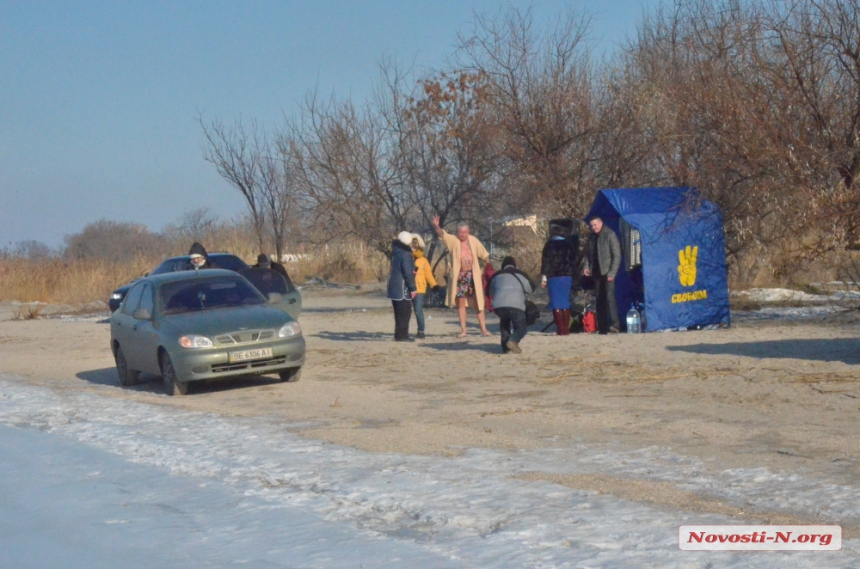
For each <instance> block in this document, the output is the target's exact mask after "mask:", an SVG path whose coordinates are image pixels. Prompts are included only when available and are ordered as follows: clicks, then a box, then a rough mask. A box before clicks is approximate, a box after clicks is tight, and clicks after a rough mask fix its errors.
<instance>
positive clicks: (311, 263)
mask: <svg viewBox="0 0 860 569" xmlns="http://www.w3.org/2000/svg"><path fill="white" fill-rule="evenodd" d="M212 250H213V251H218V250H227V251H230V252H233V253H235V254H237V255H239V256H240V257H242V258H243V259H244V260H245V261H246V262H248V263H249V264H253V263H254V262H255V259H256V256H257V255H256V253H255V252H254V251H255V249H254V248H253V247H252V246H248V245H247V244H246V243H242V242H241V241H240V240H238V239H237V240H236V242H234V243H215V244H213V247H212ZM176 254H182V252H177V253H176ZM306 254H308V255H309V256H308V257H307V258H304V259H302V260H300V261H298V262H295V263H289V264H287V265H286V266H287V270H288V271H289V273H290V277H291V278H292V279H293V281H294V282H295V283H296V284H298V285H301V284H302V283H303V282H305V280H306V279H307V278H308V277H319V278H322V279H324V280H326V281H333V282H340V283H352V284H359V283H367V282H375V281H379V280H380V279H382V278H383V277H384V276H385V275H387V272H388V259H387V258H386V257H385V256H384V255H383V254H381V253H379V252H377V251H368V250H367V248H366V247H361V246H358V245H343V246H333V247H328V248H325V247H321V248H318V249H316V250H308V251H307V253H306ZM162 260H163V259H162V258H161V257H159V256H156V255H153V256H151V257H138V258H135V259H130V260H128V261H126V262H122V263H109V262H105V261H91V260H83V261H70V260H65V259H55V258H49V259H42V260H28V259H21V258H8V257H7V258H0V300H17V301H20V302H24V303H35V302H46V303H48V304H65V305H72V306H78V305H84V304H87V303H92V302H97V301H100V302H106V301H107V299H108V298H109V296H110V293H111V292H113V290H114V289H116V288H117V287H119V286H121V285H123V284H125V283H128V282H130V281H132V280H133V279H135V278H138V277H140V276H142V275H143V274H145V273H146V272H148V271H151V270H152V269H153V268H154V267H155V266H156V265H158V263H160V262H161V261H162ZM30 306H36V307H38V306H40V305H27V306H25V307H23V308H22V309H21V310H22V312H21V315H20V317H21V318H35V317H38V313H36V314H34V315H32V316H28V314H29V311H30V308H29V307H30ZM34 310H35V309H34ZM38 310H39V311H41V308H39V309H38Z"/></svg>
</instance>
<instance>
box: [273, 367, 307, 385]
mask: <svg viewBox="0 0 860 569" xmlns="http://www.w3.org/2000/svg"><path fill="white" fill-rule="evenodd" d="M278 375H279V376H280V377H281V381H283V382H286V383H295V382H297V381H298V380H300V379H301V378H302V368H301V367H291V368H290V369H284V370H281V371H279V372H278Z"/></svg>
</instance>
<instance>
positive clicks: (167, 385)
mask: <svg viewBox="0 0 860 569" xmlns="http://www.w3.org/2000/svg"><path fill="white" fill-rule="evenodd" d="M161 377H162V378H163V379H164V393H166V394H167V395H187V394H188V382H187V381H179V380H178V379H177V377H176V370H175V369H174V367H173V362H172V361H170V356H168V355H167V354H166V353H164V354H161Z"/></svg>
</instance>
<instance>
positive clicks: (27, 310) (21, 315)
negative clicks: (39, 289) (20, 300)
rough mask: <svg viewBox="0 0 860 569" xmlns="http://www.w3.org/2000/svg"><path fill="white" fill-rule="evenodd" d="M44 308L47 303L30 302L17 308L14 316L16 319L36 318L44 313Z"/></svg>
mask: <svg viewBox="0 0 860 569" xmlns="http://www.w3.org/2000/svg"><path fill="white" fill-rule="evenodd" d="M44 309H45V305H44V304H42V303H41V302H32V303H30V304H25V305H23V306H22V307H21V308H19V309H18V310H16V311H15V315H14V316H13V317H12V318H13V319H14V320H35V319H36V318H39V317H40V316H41V315H42V311H43V310H44Z"/></svg>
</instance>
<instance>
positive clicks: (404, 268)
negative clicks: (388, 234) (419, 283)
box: [388, 239, 418, 300]
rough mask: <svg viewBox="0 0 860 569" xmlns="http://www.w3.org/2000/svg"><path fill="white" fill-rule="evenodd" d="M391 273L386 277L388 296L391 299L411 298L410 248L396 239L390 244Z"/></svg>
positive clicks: (412, 284) (412, 285)
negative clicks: (391, 251)
mask: <svg viewBox="0 0 860 569" xmlns="http://www.w3.org/2000/svg"><path fill="white" fill-rule="evenodd" d="M391 249H392V250H393V253H391V275H389V277H388V298H390V299H391V300H411V298H412V295H411V293H412V291H414V290H418V289H417V288H416V287H415V273H414V272H413V260H412V248H410V247H409V246H408V245H404V244H403V243H401V242H400V241H398V240H397V239H395V240H394V242H393V243H392V244H391Z"/></svg>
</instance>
